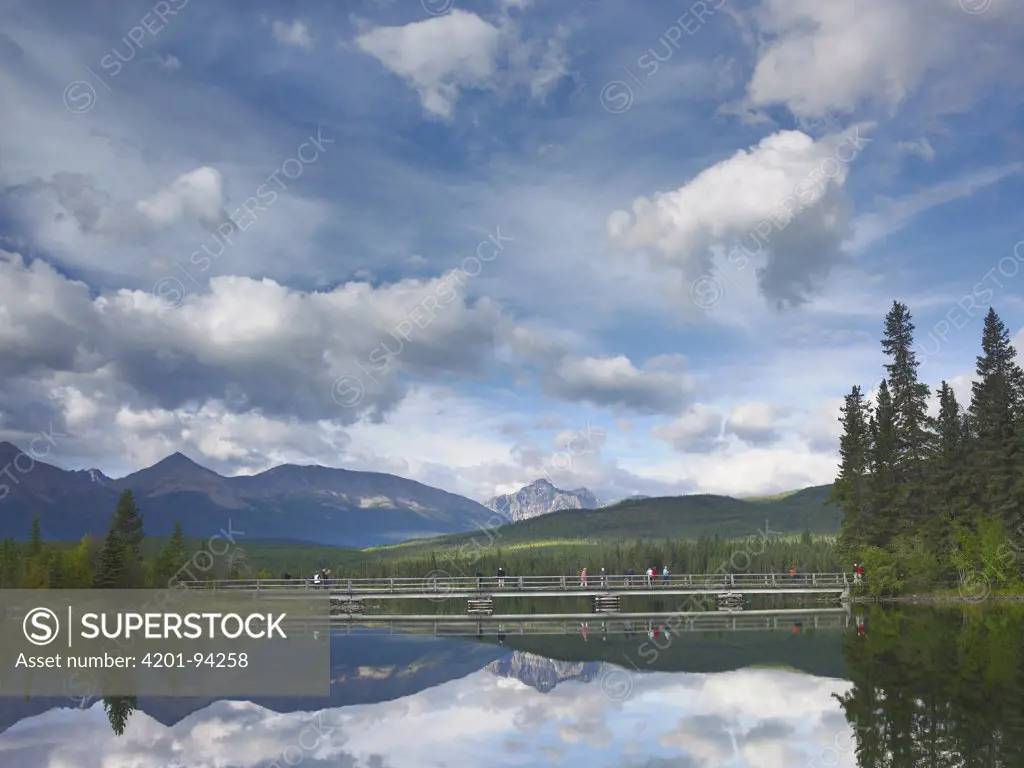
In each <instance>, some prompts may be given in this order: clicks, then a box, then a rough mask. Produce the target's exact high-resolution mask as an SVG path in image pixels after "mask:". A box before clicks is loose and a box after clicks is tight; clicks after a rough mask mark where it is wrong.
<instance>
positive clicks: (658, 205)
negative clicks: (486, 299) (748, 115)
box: [607, 125, 870, 305]
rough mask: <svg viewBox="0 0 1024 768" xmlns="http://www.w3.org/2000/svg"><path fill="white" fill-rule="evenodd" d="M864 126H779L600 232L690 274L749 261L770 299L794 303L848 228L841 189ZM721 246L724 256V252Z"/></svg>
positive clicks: (619, 215)
mask: <svg viewBox="0 0 1024 768" xmlns="http://www.w3.org/2000/svg"><path fill="white" fill-rule="evenodd" d="M866 128H867V126H859V125H858V126H854V127H853V128H852V129H850V130H848V131H847V132H845V133H844V134H834V135H830V136H828V137H825V138H823V139H821V140H819V141H815V140H814V139H812V138H811V137H810V136H808V135H806V134H804V133H802V132H800V131H780V132H779V133H775V134H772V135H771V136H768V137H766V138H764V139H763V140H761V142H759V143H758V144H757V146H755V147H753V148H751V149H750V150H749V151H745V150H740V151H738V152H737V153H735V154H734V155H733V156H732V157H730V158H728V159H726V160H723V161H721V162H719V163H717V164H716V165H713V166H711V167H710V168H708V169H706V170H704V171H702V172H701V173H699V174H698V175H697V176H695V177H694V178H693V179H691V180H690V181H689V182H688V183H687V184H686V185H684V186H682V187H680V188H679V189H677V190H675V191H673V192H665V193H658V194H656V195H654V196H653V197H652V198H646V197H641V198H638V199H637V200H635V201H634V203H633V206H632V211H631V212H627V211H623V210H619V211H615V212H614V213H612V214H611V216H609V217H608V222H607V230H608V234H609V235H610V236H611V237H612V239H613V240H614V241H615V243H616V244H617V245H618V246H619V247H621V248H624V249H629V250H634V249H644V250H646V251H647V252H648V253H650V254H651V255H652V257H653V258H654V259H656V260H657V261H659V262H660V263H662V264H664V265H667V266H669V267H675V268H678V269H679V270H681V271H682V272H683V274H684V275H686V276H687V277H690V278H691V279H692V278H696V277H697V276H698V275H699V274H700V273H701V272H703V271H705V270H707V269H709V268H710V265H711V263H712V259H713V257H714V256H716V255H723V256H725V258H726V259H727V261H728V263H729V264H731V265H732V266H731V269H733V270H736V271H739V270H743V269H746V268H747V266H748V265H750V264H753V265H754V266H755V267H756V268H757V272H758V279H759V282H760V288H761V290H762V292H763V293H764V294H765V296H766V297H768V298H769V299H771V300H773V301H774V302H777V303H779V304H790V305H792V304H801V303H804V302H806V301H807V300H808V298H809V296H810V295H811V293H812V292H813V291H814V290H815V289H816V288H817V287H818V286H819V285H820V284H821V282H822V280H823V279H824V278H825V277H826V276H827V275H828V274H829V272H830V271H831V269H832V268H833V267H834V266H835V265H837V264H838V263H840V261H841V260H842V253H841V247H842V243H843V241H844V239H845V238H846V237H847V236H848V234H849V201H848V199H847V197H846V194H845V192H844V185H845V183H846V179H847V175H848V174H849V169H850V163H852V162H853V161H854V160H855V159H856V158H857V156H858V155H859V154H860V153H861V152H862V151H864V148H865V146H866V144H868V143H869V142H870V139H868V138H867V136H866V135H865V133H866ZM726 252H727V255H725V254H726Z"/></svg>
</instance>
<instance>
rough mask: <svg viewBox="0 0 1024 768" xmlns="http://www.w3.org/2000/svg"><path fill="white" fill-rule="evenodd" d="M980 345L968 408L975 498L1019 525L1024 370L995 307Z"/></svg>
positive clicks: (989, 511)
mask: <svg viewBox="0 0 1024 768" xmlns="http://www.w3.org/2000/svg"><path fill="white" fill-rule="evenodd" d="M981 349H982V354H981V355H979V356H978V358H977V365H976V368H975V373H976V375H977V380H976V381H975V382H974V383H973V384H972V385H971V405H970V409H969V412H970V423H971V429H972V437H973V445H972V451H971V466H972V469H973V471H974V475H975V480H976V482H975V494H976V501H977V503H978V506H979V508H980V509H981V511H982V514H986V515H989V516H992V517H995V518H996V519H1000V520H1002V521H1003V522H1004V523H1005V524H1006V525H1007V526H1008V527H1009V528H1010V529H1012V530H1017V529H1018V528H1019V527H1020V525H1021V523H1022V522H1024V517H1022V510H1021V506H1020V502H1021V490H1022V489H1021V481H1020V475H1021V469H1022V467H1021V455H1022V451H1021V444H1020V442H1021V439H1022V438H1024V435H1022V434H1021V433H1020V424H1021V421H1022V419H1024V402H1022V399H1024V371H1022V370H1021V368H1020V366H1019V365H1017V363H1016V356H1017V352H1016V350H1015V349H1014V348H1013V345H1012V344H1011V343H1010V333H1009V331H1008V330H1007V329H1006V326H1005V325H1004V324H1003V321H1002V320H1000V319H999V316H998V315H997V314H996V313H995V310H994V309H991V308H990V309H989V311H988V314H987V315H986V316H985V325H984V329H983V331H982V337H981Z"/></svg>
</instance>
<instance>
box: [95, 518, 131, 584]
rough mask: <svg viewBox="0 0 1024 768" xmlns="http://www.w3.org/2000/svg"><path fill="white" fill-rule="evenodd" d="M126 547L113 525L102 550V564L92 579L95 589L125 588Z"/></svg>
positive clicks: (100, 563)
mask: <svg viewBox="0 0 1024 768" xmlns="http://www.w3.org/2000/svg"><path fill="white" fill-rule="evenodd" d="M124 555H125V547H124V544H123V543H122V542H121V537H120V536H118V534H117V529H116V528H115V527H114V526H113V525H111V526H110V530H108V531H107V536H106V538H105V539H104V540H103V548H102V549H101V550H100V562H99V565H98V566H97V568H96V573H95V574H94V576H93V579H92V585H93V587H94V588H95V589H122V588H124V586H125V573H124V571H125V562H124Z"/></svg>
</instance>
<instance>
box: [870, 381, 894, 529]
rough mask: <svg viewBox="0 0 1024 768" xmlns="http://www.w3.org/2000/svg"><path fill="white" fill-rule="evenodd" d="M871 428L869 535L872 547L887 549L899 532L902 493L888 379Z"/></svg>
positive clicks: (882, 389)
mask: <svg viewBox="0 0 1024 768" xmlns="http://www.w3.org/2000/svg"><path fill="white" fill-rule="evenodd" d="M868 427H869V432H870V434H871V450H870V451H869V454H868V456H869V463H870V467H871V483H870V488H871V493H870V499H869V501H868V505H869V510H870V511H869V513H868V521H869V522H868V525H867V526H866V527H865V534H866V538H867V541H868V543H869V544H871V545H873V546H877V547H884V546H885V545H886V544H888V543H889V542H890V540H891V539H892V537H893V536H894V535H895V534H896V533H897V531H898V529H899V520H898V518H897V515H898V513H899V507H898V505H897V503H898V501H899V499H900V495H901V493H902V488H901V487H900V485H899V483H898V482H897V475H896V460H897V451H896V425H895V414H894V409H893V402H892V397H891V396H890V394H889V386H888V384H887V383H886V382H885V381H884V380H883V381H882V383H881V385H879V388H878V402H877V405H876V407H875V413H874V414H872V415H871V417H870V419H869V421H868Z"/></svg>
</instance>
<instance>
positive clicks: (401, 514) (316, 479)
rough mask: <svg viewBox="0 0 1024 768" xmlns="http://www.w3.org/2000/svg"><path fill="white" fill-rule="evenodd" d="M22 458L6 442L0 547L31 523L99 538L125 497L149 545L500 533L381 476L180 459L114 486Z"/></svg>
mask: <svg viewBox="0 0 1024 768" xmlns="http://www.w3.org/2000/svg"><path fill="white" fill-rule="evenodd" d="M22 453H23V452H22V451H21V450H20V449H19V448H18V447H17V446H15V445H12V444H11V443H0V466H4V467H8V468H9V471H8V472H7V473H5V474H6V475H7V476H6V478H5V480H6V482H5V483H3V484H4V485H6V487H7V493H6V494H5V495H2V490H0V495H2V500H0V538H3V537H7V536H10V537H13V538H17V539H23V538H25V536H26V534H27V533H28V529H29V525H30V521H31V519H32V516H33V515H38V516H39V519H40V525H41V528H42V533H43V538H46V539H65V540H66V539H77V538H80V537H81V536H83V535H85V534H86V533H91V534H94V535H102V534H104V533H105V532H106V530H107V526H108V525H109V523H110V516H111V514H112V512H113V511H114V508H115V506H116V505H117V499H118V496H119V495H120V494H121V492H122V491H123V490H125V489H131V491H132V492H133V494H134V495H135V499H136V502H137V504H138V505H139V508H140V510H141V511H142V513H143V516H144V519H145V526H146V532H147V534H149V535H151V536H168V535H170V533H171V532H172V530H173V528H174V524H175V522H180V523H181V525H182V527H183V529H184V531H185V534H186V535H187V536H190V537H207V536H213V535H216V534H217V533H220V532H221V531H222V530H227V529H228V528H233V529H234V530H236V531H238V532H240V533H241V534H242V535H245V536H247V537H249V538H250V539H251V538H261V539H286V540H294V541H308V542H316V543H319V544H326V545H332V546H349V547H369V546H377V545H381V544H390V543H396V542H400V541H406V540H408V539H413V538H424V537H430V536H436V535H441V534H446V533H455V532H460V531H468V530H473V529H476V528H483V527H486V526H488V525H493V524H494V512H493V511H492V510H490V509H488V508H487V507H485V506H484V505H482V504H480V503H479V502H476V501H473V500H471V499H467V498H465V497H463V496H458V495H456V494H454V493H448V492H446V491H442V490H439V489H437V488H431V487H430V486H427V485H423V484H422V483H417V482H415V481H413V480H407V479H405V478H402V477H396V476H395V475H388V474H382V473H378V472H357V471H352V470H347V469H334V468H330V467H322V466H299V465H294V464H284V465H281V466H279V467H274V468H273V469H269V470H267V471H265V472H261V473H259V474H257V475H248V476H240V477H223V476H222V475H219V474H217V473H216V472H213V471H212V470H209V469H206V468H205V467H202V466H200V465H199V464H197V463H196V462H194V461H192V460H191V459H189V458H188V457H186V456H184V455H182V454H180V453H175V454H173V455H171V456H168V457H167V458H166V459H163V460H162V461H160V462H157V463H156V464H154V465H153V466H151V467H148V468H146V469H142V470H140V471H138V472H134V473H132V474H130V475H128V476H127V477H123V478H120V479H117V480H115V479H113V478H110V477H107V476H106V475H104V474H103V473H102V472H100V471H99V470H95V469H90V470H65V469H60V468H59V467H56V466H53V465H51V464H46V463H44V462H40V461H36V462H33V463H31V464H30V462H29V460H28V459H27V457H25V456H23V455H22V456H19V454H22ZM16 461H17V463H15V462H16ZM21 467H27V469H26V470H25V471H24V472H22V471H20V469H21Z"/></svg>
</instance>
